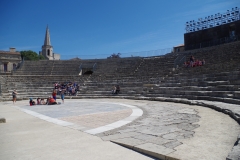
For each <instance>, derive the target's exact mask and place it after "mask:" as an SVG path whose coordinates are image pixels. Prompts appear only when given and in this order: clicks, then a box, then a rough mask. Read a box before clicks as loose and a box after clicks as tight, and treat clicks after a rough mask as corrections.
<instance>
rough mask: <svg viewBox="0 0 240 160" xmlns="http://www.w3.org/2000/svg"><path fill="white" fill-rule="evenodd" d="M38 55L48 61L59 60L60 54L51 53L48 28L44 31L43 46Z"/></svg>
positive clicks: (51, 47)
mask: <svg viewBox="0 0 240 160" xmlns="http://www.w3.org/2000/svg"><path fill="white" fill-rule="evenodd" d="M39 55H43V56H44V57H45V58H46V59H48V60H60V54H56V53H53V46H52V45H51V41H50V33H49V29H48V26H47V29H46V34H45V39H44V45H43V46H42V51H41V52H39Z"/></svg>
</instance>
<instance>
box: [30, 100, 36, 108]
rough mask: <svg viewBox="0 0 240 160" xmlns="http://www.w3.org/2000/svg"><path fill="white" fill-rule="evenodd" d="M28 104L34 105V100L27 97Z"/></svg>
mask: <svg viewBox="0 0 240 160" xmlns="http://www.w3.org/2000/svg"><path fill="white" fill-rule="evenodd" d="M29 104H30V106H33V105H35V104H36V103H35V101H33V100H32V98H29Z"/></svg>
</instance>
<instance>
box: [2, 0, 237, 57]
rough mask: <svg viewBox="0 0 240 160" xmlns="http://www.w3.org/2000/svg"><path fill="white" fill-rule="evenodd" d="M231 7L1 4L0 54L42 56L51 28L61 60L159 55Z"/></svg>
mask: <svg viewBox="0 0 240 160" xmlns="http://www.w3.org/2000/svg"><path fill="white" fill-rule="evenodd" d="M233 7H240V0H68V1H67V0H0V20H1V25H0V50H9V47H15V48H16V49H17V50H18V51H21V50H33V51H35V52H37V53H38V52H39V51H40V50H41V47H42V45H43V43H44V36H45V31H46V26H47V25H48V26H49V30H50V36H51V44H52V46H53V51H54V52H55V53H59V54H61V59H70V58H74V57H79V58H83V59H93V58H106V57H108V56H110V55H111V54H112V53H121V54H122V56H123V57H124V56H131V55H133V56H152V55H158V54H163V53H164V52H167V51H169V50H170V49H171V48H172V47H173V46H177V45H179V44H183V43H184V33H185V23H186V22H187V21H190V20H197V19H198V18H201V17H205V16H208V15H212V14H215V13H224V12H226V11H227V10H230V9H231V8H233ZM155 50H156V51H155ZM142 51H148V52H142Z"/></svg>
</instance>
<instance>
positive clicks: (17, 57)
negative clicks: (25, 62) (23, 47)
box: [0, 48, 22, 74]
mask: <svg viewBox="0 0 240 160" xmlns="http://www.w3.org/2000/svg"><path fill="white" fill-rule="evenodd" d="M21 60H22V59H21V54H20V52H16V49H15V48H10V50H9V51H0V73H1V74H5V73H11V72H12V71H13V70H15V69H16V68H17V67H18V66H19V64H20V62H21Z"/></svg>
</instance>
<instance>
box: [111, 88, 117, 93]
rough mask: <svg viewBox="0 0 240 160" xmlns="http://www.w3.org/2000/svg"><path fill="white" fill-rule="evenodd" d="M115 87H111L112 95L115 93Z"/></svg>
mask: <svg viewBox="0 0 240 160" xmlns="http://www.w3.org/2000/svg"><path fill="white" fill-rule="evenodd" d="M116 89H117V88H116V86H113V88H112V94H115V93H116Z"/></svg>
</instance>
